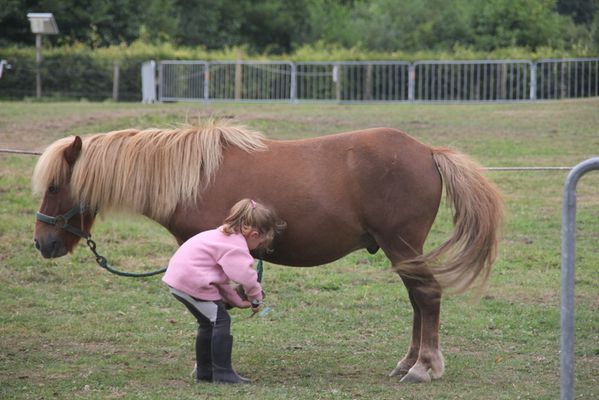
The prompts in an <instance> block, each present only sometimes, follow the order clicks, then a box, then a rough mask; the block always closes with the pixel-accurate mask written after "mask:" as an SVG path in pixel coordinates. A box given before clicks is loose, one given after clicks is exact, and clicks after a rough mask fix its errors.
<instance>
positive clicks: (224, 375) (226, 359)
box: [212, 335, 250, 383]
mask: <svg viewBox="0 0 599 400" xmlns="http://www.w3.org/2000/svg"><path fill="white" fill-rule="evenodd" d="M232 350H233V336H231V335H214V336H213V337H212V381H213V382H215V383H250V380H249V379H247V378H243V377H241V376H239V375H237V372H235V370H233V367H232V365H231V353H232Z"/></svg>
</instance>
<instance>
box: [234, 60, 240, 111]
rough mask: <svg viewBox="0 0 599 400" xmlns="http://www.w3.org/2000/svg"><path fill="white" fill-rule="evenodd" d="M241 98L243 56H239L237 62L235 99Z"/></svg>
mask: <svg viewBox="0 0 599 400" xmlns="http://www.w3.org/2000/svg"><path fill="white" fill-rule="evenodd" d="M239 99H241V58H240V57H239V56H238V57H237V63H236V64H235V100H239Z"/></svg>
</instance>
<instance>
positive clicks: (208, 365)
mask: <svg viewBox="0 0 599 400" xmlns="http://www.w3.org/2000/svg"><path fill="white" fill-rule="evenodd" d="M195 379H196V381H198V382H200V381H206V382H212V338H211V337H207V338H206V337H202V336H201V335H200V334H198V336H197V338H196V376H195Z"/></svg>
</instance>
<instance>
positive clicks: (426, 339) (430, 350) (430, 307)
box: [400, 275, 445, 383]
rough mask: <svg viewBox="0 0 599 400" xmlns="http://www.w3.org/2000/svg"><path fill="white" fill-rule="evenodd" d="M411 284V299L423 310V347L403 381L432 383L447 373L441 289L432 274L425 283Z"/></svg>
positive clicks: (421, 323) (421, 345)
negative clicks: (441, 333)
mask: <svg viewBox="0 0 599 400" xmlns="http://www.w3.org/2000/svg"><path fill="white" fill-rule="evenodd" d="M409 283H410V284H409V285H406V286H408V290H409V292H410V299H413V302H414V303H415V304H416V306H417V307H418V310H419V311H420V348H419V351H418V358H417V359H416V362H415V363H414V364H413V365H412V366H411V368H410V369H409V370H408V372H407V374H406V375H405V376H404V377H403V378H402V379H401V382H415V383H419V382H430V381H431V378H432V379H438V378H440V377H441V376H442V375H443V372H444V371H445V364H444V360H443V354H441V350H440V348H439V315H440V311H441V286H440V285H439V283H438V282H437V281H436V280H435V279H434V278H433V277H432V275H430V276H429V277H427V278H425V279H424V280H422V281H415V280H411V281H410V282H409ZM408 354H409V353H408ZM400 363H401V362H400ZM429 371H430V374H429Z"/></svg>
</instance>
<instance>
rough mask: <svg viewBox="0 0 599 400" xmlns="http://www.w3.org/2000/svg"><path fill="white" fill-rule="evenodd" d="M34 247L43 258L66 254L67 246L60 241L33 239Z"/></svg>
mask: <svg viewBox="0 0 599 400" xmlns="http://www.w3.org/2000/svg"><path fill="white" fill-rule="evenodd" d="M34 242H35V248H36V249H38V250H39V252H40V253H41V254H42V257H44V258H57V257H62V256H64V255H65V254H67V248H66V247H65V245H64V243H63V242H62V241H58V240H48V241H44V240H38V239H37V238H36V239H34Z"/></svg>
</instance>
